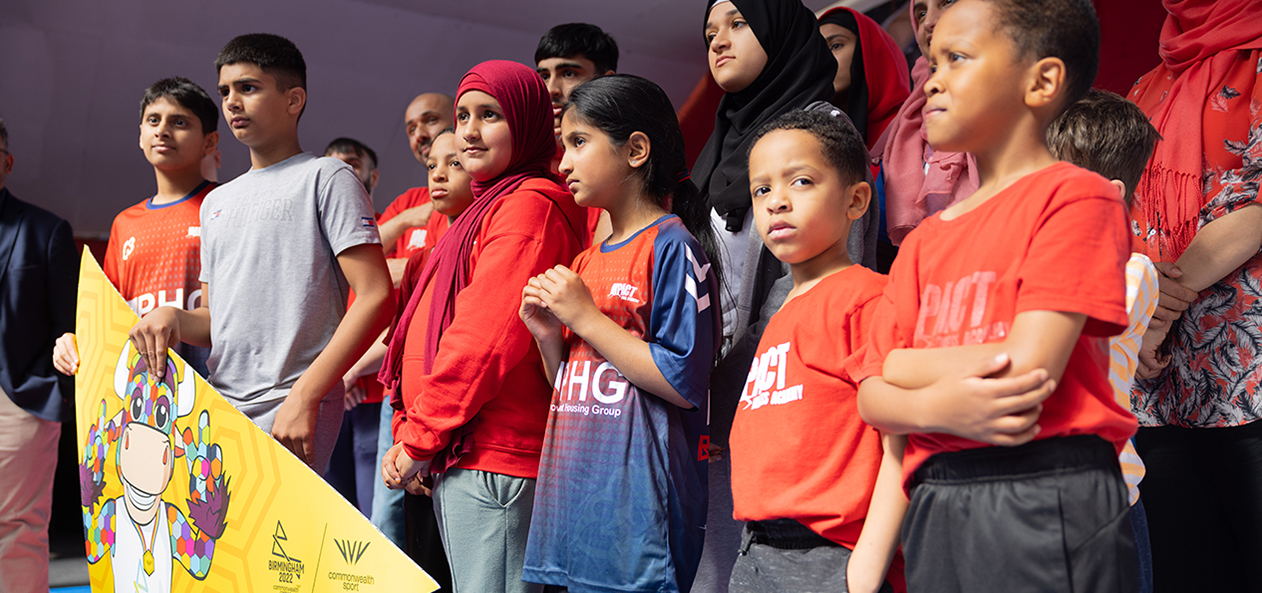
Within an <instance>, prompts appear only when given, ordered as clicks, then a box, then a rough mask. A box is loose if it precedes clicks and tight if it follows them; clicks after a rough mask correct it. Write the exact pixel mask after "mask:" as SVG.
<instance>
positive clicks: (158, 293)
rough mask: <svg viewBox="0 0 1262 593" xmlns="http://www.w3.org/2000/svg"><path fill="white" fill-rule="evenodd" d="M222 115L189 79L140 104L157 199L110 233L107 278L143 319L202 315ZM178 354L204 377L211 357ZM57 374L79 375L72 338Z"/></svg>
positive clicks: (62, 346)
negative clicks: (168, 309)
mask: <svg viewBox="0 0 1262 593" xmlns="http://www.w3.org/2000/svg"><path fill="white" fill-rule="evenodd" d="M218 121H219V108H218V107H217V106H216V105H215V102H214V101H213V100H211V98H210V95H208V94H206V91H204V90H202V87H200V86H197V85H196V84H194V83H193V82H191V81H189V80H188V79H186V78H181V77H178V76H177V77H172V78H164V79H162V80H159V81H158V82H155V83H153V84H152V85H150V86H149V88H147V89H145V94H144V96H143V97H142V98H141V99H140V150H141V151H143V152H144V153H145V159H146V160H148V161H149V164H150V165H153V173H154V177H156V178H157V184H158V191H157V193H155V194H154V195H153V196H152V197H149V198H146V199H145V200H144V201H142V202H140V203H139V204H136V205H135V206H132V207H130V208H128V209H126V210H123V211H122V212H120V213H119V214H118V216H116V217H115V218H114V224H113V226H111V227H110V239H109V243H108V244H107V245H106V247H105V257H104V259H103V262H104V270H105V277H106V278H109V280H110V283H111V284H113V285H114V287H115V288H117V289H118V292H119V294H121V295H123V299H124V300H126V301H127V304H128V305H130V306H131V309H132V310H133V311H135V312H136V314H137V315H140V316H142V317H143V316H145V315H147V314H148V313H149V312H150V311H152V310H154V309H156V308H158V307H162V306H168V305H170V306H174V307H178V308H181V309H185V310H189V311H191V310H193V309H195V308H197V306H198V304H199V303H200V302H201V299H202V284H201V281H200V280H199V279H198V277H199V274H200V273H201V245H202V240H201V222H200V221H199V219H198V216H199V215H198V213H199V211H200V210H201V206H202V201H203V200H205V198H206V195H207V194H209V193H210V190H212V189H214V188H215V187H216V184H214V183H212V182H210V181H207V180H206V179H205V178H203V177H202V163H203V161H204V159H205V158H206V156H208V155H213V154H214V153H215V151H216V150H218V146H219V131H218V129H217V128H218ZM176 351H177V352H179V353H180V356H183V357H184V360H185V361H187V362H188V363H189V364H191V365H193V368H194V369H196V370H197V372H198V373H199V374H201V375H202V376H203V377H204V376H206V370H207V369H206V358H207V357H208V356H210V349H208V348H199V347H197V346H192V345H189V344H180V345H179V346H178V347H177V348H176ZM53 364H54V365H55V366H56V367H57V370H59V371H61V372H62V373H65V374H67V375H73V374H75V373H76V372H78V370H79V348H78V345H77V343H76V342H75V336H74V334H73V333H66V334H63V335H62V336H61V337H60V338H58V339H57V345H56V347H55V348H54V349H53Z"/></svg>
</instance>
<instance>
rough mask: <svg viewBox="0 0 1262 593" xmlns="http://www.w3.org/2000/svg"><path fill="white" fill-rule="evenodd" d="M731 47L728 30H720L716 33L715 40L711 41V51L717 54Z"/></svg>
mask: <svg viewBox="0 0 1262 593" xmlns="http://www.w3.org/2000/svg"><path fill="white" fill-rule="evenodd" d="M729 45H730V44H729V42H728V38H727V29H719V30H718V31H717V32H716V33H715V35H714V39H711V40H710V51H712V52H714V53H716V54H717V53H720V52H722V51H723V50H725V49H727V48H728V46H729Z"/></svg>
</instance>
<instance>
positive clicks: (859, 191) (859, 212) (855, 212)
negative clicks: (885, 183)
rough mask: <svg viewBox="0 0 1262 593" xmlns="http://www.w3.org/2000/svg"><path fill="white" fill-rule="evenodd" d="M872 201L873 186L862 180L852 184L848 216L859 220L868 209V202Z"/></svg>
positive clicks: (847, 209)
mask: <svg viewBox="0 0 1262 593" xmlns="http://www.w3.org/2000/svg"><path fill="white" fill-rule="evenodd" d="M871 201H872V186H870V185H868V182H866V181H860V182H858V183H856V184H854V185H852V186H850V205H849V206H847V207H846V218H849V219H850V220H859V219H860V218H862V217H863V214H864V213H865V212H867V211H868V203H869V202H871Z"/></svg>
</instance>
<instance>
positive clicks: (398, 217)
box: [377, 93, 455, 286]
mask: <svg viewBox="0 0 1262 593" xmlns="http://www.w3.org/2000/svg"><path fill="white" fill-rule="evenodd" d="M454 109H455V101H454V100H453V99H452V98H451V96H449V95H444V94H442V93H422V94H420V95H417V97H416V98H415V99H412V103H411V104H409V105H408V108H407V111H405V112H404V113H403V125H404V128H405V130H406V131H407V135H408V146H409V147H410V148H411V149H412V156H415V157H416V162H418V163H420V164H421V166H422V167H424V166H425V159H426V158H427V157H428V156H429V149H430V146H431V145H432V144H433V143H434V138H435V137H437V136H438V133H439V132H442V131H443V130H444V129H445V128H448V127H451V125H452V122H453V121H455V120H454V119H453V118H454V116H453V115H452V114H453V112H454ZM433 212H434V207H433V205H431V204H430V203H429V189H428V188H425V187H414V188H412V189H409V190H407V191H405V192H403V193H402V194H401V195H400V196H399V197H397V198H395V199H394V201H393V202H391V203H390V206H389V207H387V208H386V211H385V212H383V213H382V214H381V216H380V217H378V219H377V224H378V229H379V230H380V231H381V247H382V249H385V250H386V257H387V260H386V263H388V264H390V275H391V277H392V278H393V279H394V282H395V285H396V286H397V285H398V282H399V278H400V275H399V274H401V273H402V271H403V266H404V265H406V263H407V258H408V256H410V255H412V253H414V252H416V251H418V250H420V249H421V247H422V246H423V245H424V244H425V231H424V227H425V225H426V224H427V223H428V222H429V217H430V215H431V214H433ZM396 272H397V273H396Z"/></svg>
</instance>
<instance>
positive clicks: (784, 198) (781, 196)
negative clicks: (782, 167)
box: [766, 188, 793, 212]
mask: <svg viewBox="0 0 1262 593" xmlns="http://www.w3.org/2000/svg"><path fill="white" fill-rule="evenodd" d="M766 204H767V211H768V212H788V211H790V210H792V209H793V208H792V203H791V202H790V201H789V196H788V195H787V193H786V192H783V191H780V190H777V189H774V188H773V189H772V190H771V191H770V192H769V193H768V194H767V198H766Z"/></svg>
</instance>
